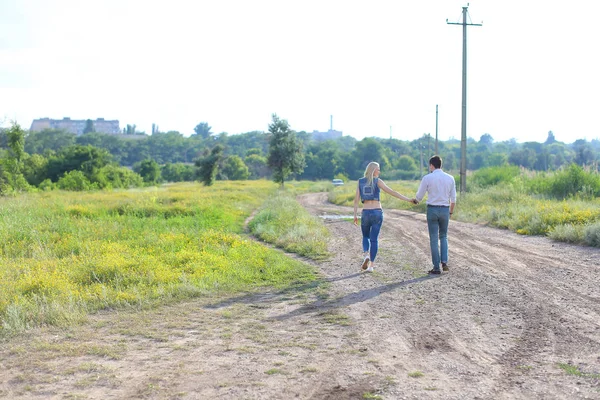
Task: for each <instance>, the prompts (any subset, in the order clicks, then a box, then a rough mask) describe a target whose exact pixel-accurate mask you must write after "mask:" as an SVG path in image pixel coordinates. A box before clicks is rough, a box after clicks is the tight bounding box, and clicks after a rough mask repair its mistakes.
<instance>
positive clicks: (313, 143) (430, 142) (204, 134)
mask: <svg viewBox="0 0 600 400" xmlns="http://www.w3.org/2000/svg"><path fill="white" fill-rule="evenodd" d="M134 130H135V129H131V131H132V132H133V131H134ZM434 148H435V140H434V139H433V138H432V137H431V136H430V135H423V136H422V137H420V138H419V139H416V140H401V139H392V138H390V139H383V138H374V137H368V138H365V139H362V140H360V141H359V140H357V139H355V138H353V137H349V136H342V137H340V138H336V139H331V140H314V139H313V138H312V136H311V134H309V133H307V132H304V131H299V132H296V131H294V130H292V128H291V126H290V124H289V123H288V121H287V120H285V119H281V118H279V117H278V116H277V115H275V114H274V115H273V116H272V121H271V123H270V125H269V129H268V131H266V132H262V131H252V132H247V133H240V134H235V135H229V134H227V133H220V134H214V133H213V132H212V128H211V127H210V125H209V124H208V123H207V122H201V123H199V124H198V125H197V126H196V127H195V128H194V134H192V135H191V136H189V137H186V136H184V135H183V134H181V133H180V132H176V131H168V132H161V131H160V130H159V129H158V126H153V132H152V134H151V135H146V134H143V133H142V134H140V133H139V132H136V133H135V134H128V133H127V132H124V134H122V135H114V134H104V133H101V132H94V131H93V130H92V129H90V130H88V132H87V133H84V134H82V135H75V134H72V133H69V132H66V131H64V130H57V129H46V130H42V131H39V132H25V131H23V130H22V129H21V128H20V127H18V125H16V124H13V126H12V127H11V128H8V129H0V192H2V188H3V187H4V191H5V192H6V191H7V190H9V189H8V188H12V189H15V190H23V188H26V187H27V186H32V187H40V188H52V187H57V188H61V189H69V188H78V190H82V189H88V188H90V189H93V188H107V187H114V188H120V187H132V186H140V185H144V184H156V183H159V182H178V181H193V180H200V181H202V182H204V183H205V184H211V183H212V182H213V181H214V180H245V179H273V180H274V181H276V182H279V183H281V184H283V183H284V181H285V180H286V179H288V178H295V179H306V180H322V179H326V180H330V179H333V178H342V179H345V180H348V179H352V180H354V179H357V178H359V177H360V176H362V173H363V171H364V168H365V165H366V164H367V163H369V162H370V161H373V160H376V161H378V162H379V163H380V165H381V168H382V175H383V176H385V177H386V178H387V179H392V180H395V179H419V178H420V177H421V176H422V175H423V174H424V173H425V172H426V171H427V168H426V167H427V160H428V159H429V157H430V156H431V155H433V154H434ZM599 150H600V141H598V140H597V139H594V140H592V141H587V140H585V139H578V140H575V141H574V142H573V143H570V144H567V143H563V142H559V141H557V140H556V139H555V137H554V134H553V133H552V132H548V138H547V140H546V141H545V142H543V143H538V142H524V143H519V142H517V141H516V140H515V139H511V140H508V141H502V142H496V141H494V139H493V137H492V136H491V135H490V134H487V133H486V134H483V135H481V137H480V138H479V140H475V139H473V138H469V139H468V140H467V169H469V170H472V171H475V170H478V169H481V168H485V167H497V166H507V165H514V166H519V167H523V168H526V169H530V170H536V171H552V170H558V169H561V168H563V167H565V166H568V165H571V164H577V165H579V166H592V167H593V168H597V163H598V159H599V158H600V151H599ZM438 153H439V155H440V156H441V157H442V158H443V160H444V169H446V170H449V171H452V170H457V169H458V168H459V163H460V141H459V140H455V139H450V140H447V141H439V142H438Z"/></svg>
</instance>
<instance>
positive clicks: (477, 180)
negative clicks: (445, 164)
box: [471, 165, 521, 187]
mask: <svg viewBox="0 0 600 400" xmlns="http://www.w3.org/2000/svg"><path fill="white" fill-rule="evenodd" d="M520 172H521V171H520V169H519V167H517V166H515V165H506V166H502V167H487V168H481V169H480V170H478V171H476V172H475V173H473V176H472V178H471V181H472V182H473V184H475V185H477V186H481V187H488V186H493V185H498V184H500V183H509V182H512V181H513V180H514V179H515V178H516V177H517V176H519V174H520Z"/></svg>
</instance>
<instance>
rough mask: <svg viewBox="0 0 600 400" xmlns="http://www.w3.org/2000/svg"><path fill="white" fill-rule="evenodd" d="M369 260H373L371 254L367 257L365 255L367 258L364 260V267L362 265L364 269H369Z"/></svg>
mask: <svg viewBox="0 0 600 400" xmlns="http://www.w3.org/2000/svg"><path fill="white" fill-rule="evenodd" d="M369 261H371V260H370V259H369V256H366V257H365V260H364V261H363V263H362V267H361V268H362V269H363V270H364V269H367V267H368V266H369Z"/></svg>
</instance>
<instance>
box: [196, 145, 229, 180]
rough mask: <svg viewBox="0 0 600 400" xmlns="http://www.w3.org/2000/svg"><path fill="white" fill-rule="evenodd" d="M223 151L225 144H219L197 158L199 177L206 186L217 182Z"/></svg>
mask: <svg viewBox="0 0 600 400" xmlns="http://www.w3.org/2000/svg"><path fill="white" fill-rule="evenodd" d="M223 151H224V148H223V146H221V145H220V144H217V145H216V146H215V147H213V148H212V150H211V151H210V152H207V153H205V155H204V157H201V158H199V159H198V160H196V163H195V164H196V167H198V177H199V178H200V181H201V182H202V183H203V184H204V186H211V185H212V184H213V183H214V182H215V178H216V176H217V172H218V170H219V164H220V163H221V160H222V159H223Z"/></svg>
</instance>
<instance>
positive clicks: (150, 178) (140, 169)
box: [133, 158, 160, 183]
mask: <svg viewBox="0 0 600 400" xmlns="http://www.w3.org/2000/svg"><path fill="white" fill-rule="evenodd" d="M133 170H134V171H135V172H137V173H138V174H140V175H141V177H142V179H143V180H144V182H146V183H158V182H160V165H158V163H157V162H156V161H154V160H153V159H151V158H148V159H146V160H143V161H142V162H140V163H139V164H137V165H136V166H135V167H134V168H133Z"/></svg>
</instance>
